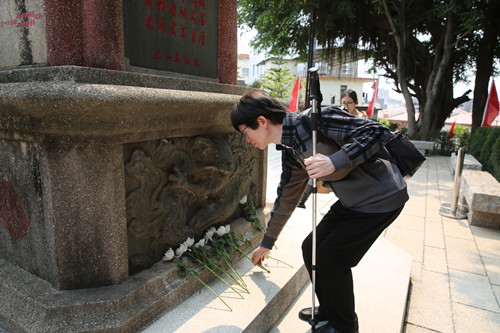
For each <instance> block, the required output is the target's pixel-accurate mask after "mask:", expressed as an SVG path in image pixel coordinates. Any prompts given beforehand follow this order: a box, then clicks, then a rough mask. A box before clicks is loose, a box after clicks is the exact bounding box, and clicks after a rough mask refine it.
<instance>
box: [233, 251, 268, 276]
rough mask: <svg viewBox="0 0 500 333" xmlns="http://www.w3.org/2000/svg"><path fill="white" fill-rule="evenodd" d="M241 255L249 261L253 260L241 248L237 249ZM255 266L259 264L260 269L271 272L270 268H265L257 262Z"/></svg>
mask: <svg viewBox="0 0 500 333" xmlns="http://www.w3.org/2000/svg"><path fill="white" fill-rule="evenodd" d="M237 250H238V251H239V252H240V253H241V254H242V255H244V256H245V257H246V258H247V259H248V260H250V261H253V260H252V258H250V257H249V256H248V255H247V254H246V253H245V252H243V251H242V250H240V249H237ZM257 266H259V268H261V269H262V270H264V271H266V272H268V273H271V271H270V270H268V269H267V268H265V267H264V266H262V265H260V264H257Z"/></svg>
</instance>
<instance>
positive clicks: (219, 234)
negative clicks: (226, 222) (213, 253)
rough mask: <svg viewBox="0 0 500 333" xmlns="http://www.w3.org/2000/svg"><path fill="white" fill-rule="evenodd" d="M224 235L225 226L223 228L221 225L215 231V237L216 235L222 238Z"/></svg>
mask: <svg viewBox="0 0 500 333" xmlns="http://www.w3.org/2000/svg"><path fill="white" fill-rule="evenodd" d="M225 234H226V227H225V226H223V225H221V226H220V227H219V229H217V235H218V236H219V237H222V236H224V235H225Z"/></svg>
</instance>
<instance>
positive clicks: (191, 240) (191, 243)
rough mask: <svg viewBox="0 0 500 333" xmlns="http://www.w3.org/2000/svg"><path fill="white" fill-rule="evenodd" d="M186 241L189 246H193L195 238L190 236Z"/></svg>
mask: <svg viewBox="0 0 500 333" xmlns="http://www.w3.org/2000/svg"><path fill="white" fill-rule="evenodd" d="M184 243H185V244H186V246H187V247H191V246H193V245H194V238H193V237H188V238H187V239H186V241H185V242H184Z"/></svg>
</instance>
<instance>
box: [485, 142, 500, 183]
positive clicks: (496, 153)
mask: <svg viewBox="0 0 500 333" xmlns="http://www.w3.org/2000/svg"><path fill="white" fill-rule="evenodd" d="M488 168H491V170H488V171H490V173H491V174H492V175H493V177H495V178H496V179H497V180H498V181H499V182H500V136H499V137H497V140H496V142H495V144H494V145H493V148H492V150H491V156H490V158H489V159H488Z"/></svg>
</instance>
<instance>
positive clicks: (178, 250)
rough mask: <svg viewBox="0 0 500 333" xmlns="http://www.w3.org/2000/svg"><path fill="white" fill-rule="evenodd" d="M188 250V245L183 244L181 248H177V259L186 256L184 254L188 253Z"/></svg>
mask: <svg viewBox="0 0 500 333" xmlns="http://www.w3.org/2000/svg"><path fill="white" fill-rule="evenodd" d="M187 249H188V247H187V245H186V243H182V244H181V245H179V247H178V248H177V250H175V255H176V256H177V257H180V256H182V255H183V254H184V252H186V251H187Z"/></svg>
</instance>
